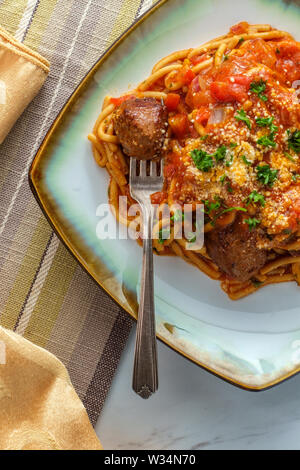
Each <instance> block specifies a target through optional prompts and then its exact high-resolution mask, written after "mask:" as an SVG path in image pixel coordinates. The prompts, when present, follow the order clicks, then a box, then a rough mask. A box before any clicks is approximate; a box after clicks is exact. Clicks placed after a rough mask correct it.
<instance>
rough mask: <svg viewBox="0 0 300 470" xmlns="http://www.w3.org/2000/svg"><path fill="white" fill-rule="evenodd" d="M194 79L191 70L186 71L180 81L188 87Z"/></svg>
mask: <svg viewBox="0 0 300 470" xmlns="http://www.w3.org/2000/svg"><path fill="white" fill-rule="evenodd" d="M194 78H195V74H194V72H193V71H192V70H191V69H188V70H187V71H186V72H184V74H183V77H182V81H183V84H184V85H189V84H190V83H191V82H192V81H193V80H194Z"/></svg>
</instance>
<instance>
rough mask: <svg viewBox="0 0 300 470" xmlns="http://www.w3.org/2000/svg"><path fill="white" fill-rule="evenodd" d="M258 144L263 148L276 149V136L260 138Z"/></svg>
mask: <svg viewBox="0 0 300 470" xmlns="http://www.w3.org/2000/svg"><path fill="white" fill-rule="evenodd" d="M256 143H257V144H258V145H262V147H273V148H274V147H276V142H274V136H273V135H272V134H270V135H264V136H263V137H260V139H258V140H257V141H256Z"/></svg>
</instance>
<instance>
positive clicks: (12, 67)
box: [0, 26, 49, 144]
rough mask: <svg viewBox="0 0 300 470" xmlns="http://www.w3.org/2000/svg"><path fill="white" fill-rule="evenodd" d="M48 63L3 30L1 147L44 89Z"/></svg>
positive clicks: (0, 48) (0, 49)
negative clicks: (42, 87) (28, 107)
mask: <svg viewBox="0 0 300 470" xmlns="http://www.w3.org/2000/svg"><path fill="white" fill-rule="evenodd" d="M48 72H49V62H48V61H47V60H46V59H44V58H43V57H42V56H40V55H39V54H37V53H36V52H33V51H32V50H31V49H29V48H28V47H26V46H24V44H22V43H20V42H19V41H17V40H16V39H15V38H14V37H13V36H11V35H10V34H8V33H7V32H6V31H5V30H4V29H3V28H1V26H0V144H1V143H2V142H3V140H4V139H5V137H6V135H7V134H8V132H9V131H10V129H11V128H12V126H13V125H14V123H15V122H16V120H17V119H18V117H19V116H20V115H21V114H22V112H23V111H24V109H25V108H26V106H27V105H28V104H29V103H30V102H31V101H32V99H33V98H34V97H35V95H36V94H37V93H38V91H39V89H40V88H41V86H42V85H43V83H44V81H45V79H46V77H47V75H48Z"/></svg>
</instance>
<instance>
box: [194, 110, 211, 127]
mask: <svg viewBox="0 0 300 470" xmlns="http://www.w3.org/2000/svg"><path fill="white" fill-rule="evenodd" d="M209 117H210V110H209V109H208V108H207V107H205V106H202V107H201V108H199V110H198V111H197V114H196V118H195V119H196V121H197V122H199V124H202V125H204V126H206V124H207V121H208V120H209Z"/></svg>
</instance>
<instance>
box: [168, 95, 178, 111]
mask: <svg viewBox="0 0 300 470" xmlns="http://www.w3.org/2000/svg"><path fill="white" fill-rule="evenodd" d="M179 102H180V95H177V93H169V94H168V96H167V98H166V99H165V105H166V107H167V109H168V111H175V110H176V109H177V106H178V105H179Z"/></svg>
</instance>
